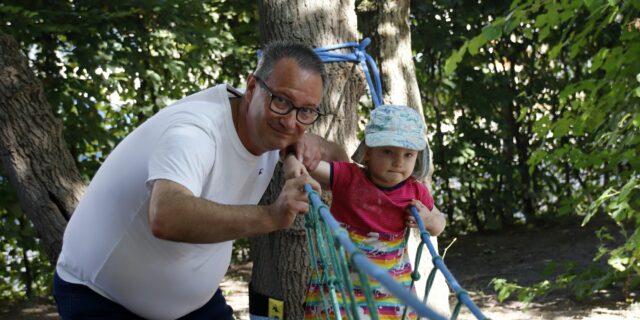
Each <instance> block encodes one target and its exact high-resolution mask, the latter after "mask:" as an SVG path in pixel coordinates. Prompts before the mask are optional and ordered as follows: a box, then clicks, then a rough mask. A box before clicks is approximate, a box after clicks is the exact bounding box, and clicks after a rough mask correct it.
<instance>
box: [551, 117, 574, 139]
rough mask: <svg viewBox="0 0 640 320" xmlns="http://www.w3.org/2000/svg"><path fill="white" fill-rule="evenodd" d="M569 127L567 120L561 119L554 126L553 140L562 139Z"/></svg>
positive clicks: (569, 123)
mask: <svg viewBox="0 0 640 320" xmlns="http://www.w3.org/2000/svg"><path fill="white" fill-rule="evenodd" d="M570 126H571V122H570V121H569V119H566V118H561V119H560V120H558V121H557V122H556V123H555V125H554V128H553V136H554V137H555V138H561V137H564V136H565V135H566V134H567V133H568V132H569V129H570Z"/></svg>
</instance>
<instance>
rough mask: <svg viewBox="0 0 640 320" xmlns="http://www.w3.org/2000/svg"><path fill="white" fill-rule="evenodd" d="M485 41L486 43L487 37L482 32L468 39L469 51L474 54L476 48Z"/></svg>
mask: <svg viewBox="0 0 640 320" xmlns="http://www.w3.org/2000/svg"><path fill="white" fill-rule="evenodd" d="M485 43H487V38H486V37H485V36H484V33H482V34H480V35H478V36H476V37H475V38H473V39H471V40H470V41H469V53H470V54H471V55H472V56H475V55H476V54H477V53H478V49H479V48H480V47H482V46H483V45H485Z"/></svg>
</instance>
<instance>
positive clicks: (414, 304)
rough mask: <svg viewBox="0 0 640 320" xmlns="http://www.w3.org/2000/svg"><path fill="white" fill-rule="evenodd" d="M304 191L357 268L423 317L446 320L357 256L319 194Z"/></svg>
mask: <svg viewBox="0 0 640 320" xmlns="http://www.w3.org/2000/svg"><path fill="white" fill-rule="evenodd" d="M304 191H305V192H306V193H307V194H308V196H309V200H310V201H311V204H312V205H313V206H317V207H320V210H318V211H319V214H320V216H321V217H322V219H324V221H325V222H326V223H327V225H328V226H329V228H330V229H331V231H332V233H333V236H334V237H335V238H336V239H337V240H338V242H340V245H341V246H342V247H343V248H344V249H345V251H347V252H348V253H349V254H350V255H351V260H352V261H353V264H354V266H355V267H357V268H359V269H360V270H363V271H365V272H366V273H367V274H368V275H369V276H371V277H372V278H374V279H376V280H377V281H378V282H380V283H381V284H382V285H383V286H384V287H385V288H387V289H388V290H389V291H391V293H393V294H394V295H395V296H396V297H398V298H399V299H400V300H402V301H404V302H405V303H406V304H407V305H408V306H409V307H411V308H412V309H413V310H414V311H415V312H416V313H417V314H418V315H420V316H421V317H427V318H428V319H436V320H439V319H442V320H444V319H446V318H445V317H443V316H441V315H439V314H437V313H436V312H434V311H433V310H431V309H430V308H429V307H427V306H426V305H424V304H423V303H422V302H421V301H420V300H419V299H418V298H417V297H416V296H415V295H414V294H413V293H412V292H411V291H409V290H407V289H406V288H404V287H403V286H402V285H400V284H399V283H397V282H396V281H395V280H394V279H393V278H391V276H390V275H389V273H388V272H387V270H385V269H383V268H381V267H379V266H377V265H375V264H374V263H373V262H371V261H369V259H367V257H365V256H364V255H362V254H357V252H359V251H360V250H359V249H358V248H357V247H356V245H355V244H354V243H353V242H352V241H351V239H349V235H348V234H347V233H346V232H340V230H342V228H341V227H340V225H339V224H338V221H336V220H335V219H334V218H333V216H332V215H331V212H329V210H328V209H327V207H326V206H324V205H323V203H322V200H320V197H319V196H318V194H317V193H316V192H315V191H313V190H312V189H311V186H310V185H309V184H305V185H304Z"/></svg>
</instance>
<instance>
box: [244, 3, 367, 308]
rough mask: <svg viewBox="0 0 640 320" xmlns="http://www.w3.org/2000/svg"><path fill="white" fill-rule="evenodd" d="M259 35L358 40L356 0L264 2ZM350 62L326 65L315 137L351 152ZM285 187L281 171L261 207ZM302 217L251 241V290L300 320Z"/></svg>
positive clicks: (359, 81) (304, 272)
mask: <svg viewBox="0 0 640 320" xmlns="http://www.w3.org/2000/svg"><path fill="white" fill-rule="evenodd" d="M260 17H261V18H260V35H261V42H262V43H263V44H265V43H268V42H270V41H274V40H287V41H295V42H301V43H305V44H307V45H310V46H313V47H325V46H329V45H334V44H340V43H345V42H351V41H357V40H358V36H357V29H356V23H357V22H356V15H355V4H354V1H353V0H342V1H338V0H331V1H323V2H317V1H313V0H300V1H295V2H290V1H283V0H264V1H261V2H260ZM352 66H353V65H352V64H351V63H331V64H327V65H325V67H326V69H327V76H328V84H327V88H325V94H324V97H323V102H322V106H321V108H322V109H323V110H324V111H325V112H328V113H329V115H328V116H326V117H323V118H322V119H321V120H320V121H318V123H316V124H314V126H313V127H312V128H311V130H310V131H311V132H313V133H316V134H319V135H321V136H324V137H326V138H328V139H329V140H332V141H335V142H338V143H340V144H342V145H343V146H345V148H346V149H347V152H349V153H351V152H353V151H354V150H355V148H356V147H357V143H358V140H357V138H356V132H357V104H358V100H359V98H360V97H361V96H362V94H363V93H364V88H365V87H364V86H365V83H364V78H363V76H362V71H361V70H360V68H359V67H358V68H355V69H354V68H352ZM282 184H283V179H282V176H281V173H280V170H279V169H278V170H276V174H275V176H274V179H273V181H272V183H271V185H270V186H269V188H268V190H267V192H266V193H265V195H264V196H263V198H262V200H261V203H271V202H272V201H273V200H275V198H276V197H277V195H278V193H279V192H280V189H281V187H282ZM307 251H308V250H307V241H306V232H305V229H304V220H303V218H298V219H297V220H296V222H295V223H294V224H293V226H292V227H291V228H289V229H288V230H283V231H277V232H274V233H271V234H268V235H264V236H259V237H255V238H252V239H251V257H252V260H253V271H252V276H251V286H252V288H253V290H255V291H256V292H258V293H261V294H264V295H267V296H270V297H274V298H278V299H281V300H283V301H284V303H285V304H284V317H285V319H301V318H302V317H303V315H304V313H303V309H302V303H303V301H304V294H305V291H306V283H307V281H308V277H309V274H310V271H311V269H310V262H309V258H308V252H307Z"/></svg>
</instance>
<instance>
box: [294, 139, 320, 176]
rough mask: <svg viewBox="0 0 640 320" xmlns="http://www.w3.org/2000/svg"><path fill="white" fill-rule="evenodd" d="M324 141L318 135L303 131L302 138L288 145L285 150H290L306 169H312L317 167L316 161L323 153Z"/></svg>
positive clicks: (317, 161)
mask: <svg viewBox="0 0 640 320" xmlns="http://www.w3.org/2000/svg"><path fill="white" fill-rule="evenodd" d="M324 143H325V141H324V139H322V138H321V137H320V136H317V135H315V134H313V133H305V134H304V135H303V136H302V139H300V141H298V142H297V143H296V144H294V145H293V146H290V147H289V148H288V150H287V151H289V152H292V153H293V154H294V155H295V157H296V158H297V159H298V160H300V162H302V164H303V165H304V166H305V167H306V168H307V170H309V171H313V170H315V169H316V167H318V163H319V162H320V160H322V157H323V155H324V149H323V144H324ZM285 156H286V155H285Z"/></svg>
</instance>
